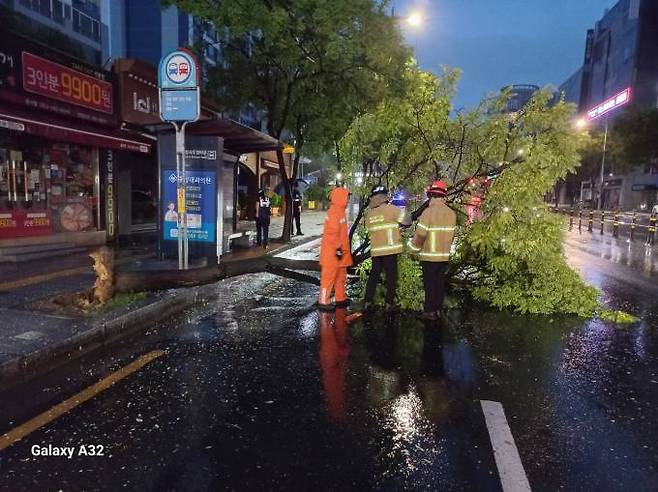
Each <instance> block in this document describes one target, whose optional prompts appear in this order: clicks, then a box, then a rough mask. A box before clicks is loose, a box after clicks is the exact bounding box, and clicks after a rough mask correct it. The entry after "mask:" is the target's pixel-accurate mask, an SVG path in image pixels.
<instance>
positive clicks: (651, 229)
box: [554, 208, 658, 245]
mask: <svg viewBox="0 0 658 492" xmlns="http://www.w3.org/2000/svg"><path fill="white" fill-rule="evenodd" d="M554 210H555V212H556V213H562V214H564V215H569V230H570V231H572V230H573V229H574V227H578V230H579V231H581V232H582V230H583V225H584V221H587V232H591V233H594V227H595V226H594V224H596V223H597V224H598V232H599V234H601V235H603V234H605V224H611V225H612V236H613V237H616V238H618V237H619V234H620V231H622V232H623V231H624V230H627V232H628V235H629V239H630V240H631V241H634V240H635V239H637V237H638V236H640V234H639V231H642V232H644V234H641V236H642V237H643V238H644V242H645V244H649V245H654V244H655V243H656V222H657V221H658V214H655V213H653V214H651V216H650V217H649V223H648V224H640V223H638V219H637V213H636V212H633V213H632V214H631V216H630V217H631V218H630V222H627V221H624V220H621V212H620V211H619V210H615V211H612V212H610V211H608V212H606V211H605V210H602V211H600V212H595V211H594V210H588V211H587V210H585V211H584V210H582V209H580V210H578V211H576V210H574V209H573V208H571V209H569V210H565V209H554ZM576 212H577V214H576ZM585 214H587V216H586V217H584V215H585ZM609 215H611V216H612V219H608V218H606V217H607V216H609ZM576 221H577V223H576Z"/></svg>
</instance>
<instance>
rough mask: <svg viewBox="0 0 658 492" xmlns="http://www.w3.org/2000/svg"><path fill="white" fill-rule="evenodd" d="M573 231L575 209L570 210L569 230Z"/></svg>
mask: <svg viewBox="0 0 658 492" xmlns="http://www.w3.org/2000/svg"><path fill="white" fill-rule="evenodd" d="M572 229H573V207H572V208H571V209H570V210H569V230H572Z"/></svg>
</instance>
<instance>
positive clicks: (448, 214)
mask: <svg viewBox="0 0 658 492" xmlns="http://www.w3.org/2000/svg"><path fill="white" fill-rule="evenodd" d="M446 195H447V186H446V184H445V183H444V182H443V181H435V182H434V183H432V186H430V188H429V189H428V190H427V196H428V198H429V206H428V207H427V208H426V209H425V211H424V212H423V213H422V215H421V216H420V217H419V219H418V225H417V226H416V233H415V234H414V237H413V238H412V239H411V241H410V242H409V249H410V250H411V251H412V252H413V253H414V254H416V255H418V258H419V259H420V262H421V265H422V267H423V285H424V287H425V307H424V312H423V314H422V315H421V317H422V318H423V319H438V318H439V316H440V311H441V308H442V307H443V298H444V295H445V275H446V270H447V269H448V261H449V260H450V247H451V246H452V240H453V238H454V237H455V224H456V221H457V218H456V215H455V212H454V211H453V210H452V209H451V208H450V207H448V205H446V200H445V198H446Z"/></svg>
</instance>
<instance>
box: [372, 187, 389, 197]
mask: <svg viewBox="0 0 658 492" xmlns="http://www.w3.org/2000/svg"><path fill="white" fill-rule="evenodd" d="M375 195H388V188H386V186H384V185H377V186H373V188H372V190H370V198H372V197H373V196H375Z"/></svg>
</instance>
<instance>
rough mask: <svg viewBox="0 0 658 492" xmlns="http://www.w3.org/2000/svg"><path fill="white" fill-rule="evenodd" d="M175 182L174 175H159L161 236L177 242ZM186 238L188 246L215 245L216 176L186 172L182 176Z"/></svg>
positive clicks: (166, 172)
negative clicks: (184, 176) (184, 181)
mask: <svg viewBox="0 0 658 492" xmlns="http://www.w3.org/2000/svg"><path fill="white" fill-rule="evenodd" d="M178 179H180V177H179V178H177V176H176V171H175V170H173V169H165V170H163V171H162V182H163V183H164V186H163V196H162V207H163V210H162V218H163V223H162V232H163V239H164V240H165V241H176V240H178V221H179V220H180V219H179V212H180V210H179V209H178V196H177V188H178ZM185 187H186V197H187V200H186V207H187V209H186V214H187V234H188V238H189V240H190V241H192V242H202V243H215V242H216V236H217V173H216V172H215V171H207V170H198V169H188V170H187V176H186V183H185Z"/></svg>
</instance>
